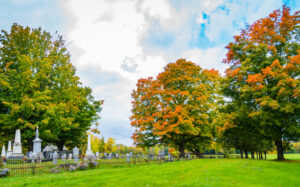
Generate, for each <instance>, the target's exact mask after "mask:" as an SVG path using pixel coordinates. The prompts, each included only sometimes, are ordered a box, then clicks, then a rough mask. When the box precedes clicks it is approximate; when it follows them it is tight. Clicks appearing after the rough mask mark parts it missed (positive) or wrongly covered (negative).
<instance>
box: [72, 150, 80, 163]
mask: <svg viewBox="0 0 300 187" xmlns="http://www.w3.org/2000/svg"><path fill="white" fill-rule="evenodd" d="M73 156H74V161H75V162H78V161H79V149H78V147H74V148H73Z"/></svg>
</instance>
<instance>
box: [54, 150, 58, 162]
mask: <svg viewBox="0 0 300 187" xmlns="http://www.w3.org/2000/svg"><path fill="white" fill-rule="evenodd" d="M57 159H58V154H57V151H54V153H53V164H57Z"/></svg>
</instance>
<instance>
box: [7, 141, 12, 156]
mask: <svg viewBox="0 0 300 187" xmlns="http://www.w3.org/2000/svg"><path fill="white" fill-rule="evenodd" d="M11 154H12V150H11V141H10V140H9V141H8V146H7V153H6V156H7V157H9V156H10V155H11Z"/></svg>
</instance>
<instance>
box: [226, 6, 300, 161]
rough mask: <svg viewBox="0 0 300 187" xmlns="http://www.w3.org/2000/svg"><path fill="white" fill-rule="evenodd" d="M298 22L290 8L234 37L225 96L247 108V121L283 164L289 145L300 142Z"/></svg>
mask: <svg viewBox="0 0 300 187" xmlns="http://www.w3.org/2000/svg"><path fill="white" fill-rule="evenodd" d="M299 16H300V15H299V12H295V13H294V14H291V13H290V9H289V8H287V7H283V8H282V10H275V11H274V12H272V13H271V14H270V15H269V16H267V17H266V18H262V19H260V20H258V21H256V22H255V23H254V24H252V25H251V26H249V27H248V28H246V29H245V30H243V31H242V32H241V34H240V35H237V36H235V37H234V41H233V42H230V43H229V44H228V46H227V47H226V48H227V49H228V52H227V57H226V59H224V62H225V63H227V64H229V65H230V68H229V69H227V71H226V77H227V79H228V81H227V85H226V89H225V94H227V96H229V97H230V99H231V100H232V101H233V102H235V103H237V102H239V101H238V100H240V102H244V104H245V103H247V105H248V107H249V109H250V110H248V111H247V114H248V116H247V117H249V118H252V119H254V120H255V119H256V120H257V121H259V122H258V123H257V126H258V127H259V128H261V131H262V132H263V134H264V135H266V136H268V138H269V139H270V140H272V141H273V142H274V143H275V145H276V147H277V159H278V160H283V159H284V155H283V151H284V146H283V144H284V142H288V141H295V140H299V136H300V126H299V124H300V123H299V116H300V99H299V97H300V81H299V77H300V68H299V65H300V50H299V49H300V44H299V38H300V27H299V23H300V19H299ZM249 120H251V119H249Z"/></svg>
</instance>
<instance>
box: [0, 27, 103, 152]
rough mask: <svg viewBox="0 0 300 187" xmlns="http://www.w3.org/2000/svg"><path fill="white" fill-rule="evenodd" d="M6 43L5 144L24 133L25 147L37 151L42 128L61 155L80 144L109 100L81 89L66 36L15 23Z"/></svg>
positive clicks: (3, 38) (1, 110)
mask: <svg viewBox="0 0 300 187" xmlns="http://www.w3.org/2000/svg"><path fill="white" fill-rule="evenodd" d="M0 43H1V45H0V132H1V142H2V143H4V142H6V141H7V140H10V139H12V138H13V136H14V132H15V130H16V129H21V131H22V141H23V142H22V143H23V144H24V145H25V147H26V146H28V145H29V146H30V147H31V146H32V140H33V138H34V129H35V128H36V127H37V126H39V129H40V137H41V139H43V144H46V143H55V144H57V146H58V147H59V149H60V150H62V148H63V145H64V144H65V145H67V146H69V147H72V146H75V145H78V144H80V141H81V138H85V136H86V131H87V130H88V129H89V128H90V126H91V125H92V123H93V122H95V121H96V120H97V119H98V118H99V116H98V113H99V112H100V111H101V105H102V102H103V101H96V100H94V98H93V96H92V95H91V92H92V90H91V89H90V88H88V87H82V86H81V83H80V81H79V77H77V76H76V75H75V73H76V69H75V67H74V66H73V65H72V64H71V62H70V54H69V52H68V51H67V49H66V48H65V42H64V40H63V39H62V37H61V36H58V35H55V36H51V35H50V33H48V32H46V31H42V29H41V28H38V29H31V28H29V27H23V26H21V25H18V24H13V25H12V27H11V30H10V32H7V31H4V30H2V33H1V34H0ZM96 125H97V124H96Z"/></svg>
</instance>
